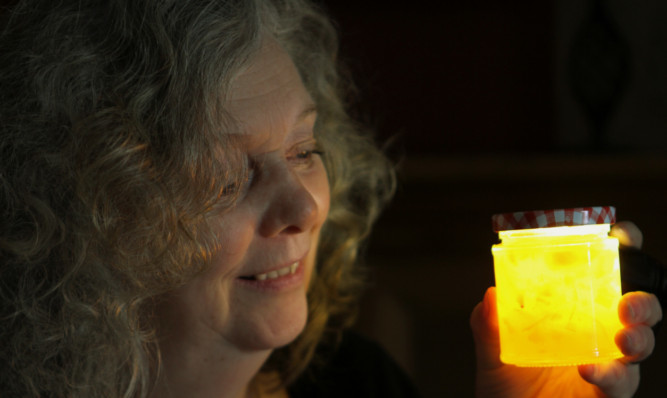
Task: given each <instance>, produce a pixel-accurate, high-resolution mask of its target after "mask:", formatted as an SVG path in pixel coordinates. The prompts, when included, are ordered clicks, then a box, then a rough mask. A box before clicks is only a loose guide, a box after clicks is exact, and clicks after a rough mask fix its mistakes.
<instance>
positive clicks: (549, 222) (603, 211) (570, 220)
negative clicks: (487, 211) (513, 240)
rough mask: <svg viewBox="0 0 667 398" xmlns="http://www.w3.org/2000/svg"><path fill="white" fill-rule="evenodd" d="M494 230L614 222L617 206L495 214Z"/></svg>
mask: <svg viewBox="0 0 667 398" xmlns="http://www.w3.org/2000/svg"><path fill="white" fill-rule="evenodd" d="M491 222H492V223H493V230H494V231H495V232H498V231H507V230H512V229H530V228H550V227H562V226H572V225H587V224H613V223H615V222H616V208H615V207H613V206H595V207H576V208H573V209H554V210H532V211H519V212H515V213H503V214H494V215H493V217H491Z"/></svg>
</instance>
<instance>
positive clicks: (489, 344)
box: [470, 287, 503, 369]
mask: <svg viewBox="0 0 667 398" xmlns="http://www.w3.org/2000/svg"><path fill="white" fill-rule="evenodd" d="M470 327H471V329H472V334H473V337H474V340H475V353H476V356H477V368H478V369H495V368H497V367H500V366H502V365H503V363H502V362H500V340H499V337H498V313H497V311H496V289H495V288H494V287H490V288H488V289H487V290H486V293H485V294H484V299H483V300H482V302H481V303H478V304H477V306H475V309H474V310H473V311H472V314H471V315H470Z"/></svg>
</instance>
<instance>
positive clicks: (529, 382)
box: [470, 223, 662, 398]
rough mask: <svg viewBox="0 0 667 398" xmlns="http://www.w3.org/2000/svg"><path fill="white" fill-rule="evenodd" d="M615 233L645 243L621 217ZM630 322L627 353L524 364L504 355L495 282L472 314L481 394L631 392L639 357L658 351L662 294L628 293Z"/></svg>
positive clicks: (622, 310)
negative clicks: (578, 361)
mask: <svg viewBox="0 0 667 398" xmlns="http://www.w3.org/2000/svg"><path fill="white" fill-rule="evenodd" d="M612 234H613V235H615V236H616V237H617V238H619V241H620V242H621V243H622V244H629V245H632V246H635V247H638V246H640V245H641V233H640V232H639V230H638V229H637V228H636V227H635V226H634V224H631V223H619V224H617V225H615V226H614V228H613V229H612ZM618 308H619V317H620V319H621V322H622V323H623V325H625V328H623V329H622V330H620V331H619V332H618V334H617V335H616V344H617V345H618V347H619V348H620V350H621V352H623V354H624V355H625V356H624V357H623V358H620V359H618V360H615V361H612V362H609V363H604V364H596V365H581V366H578V367H574V366H572V367H554V368H520V367H516V366H513V365H506V364H503V363H502V362H501V361H500V342H499V339H498V317H497V313H496V294H495V288H493V287H491V288H489V289H488V290H487V291H486V294H485V295H484V300H483V301H482V302H481V303H479V304H477V306H476V307H475V309H474V310H473V312H472V315H471V317H470V325H471V327H472V330H473V336H474V338H475V349H476V356H477V376H476V386H475V390H476V396H477V397H507V398H522V397H609V398H625V397H631V396H632V395H633V394H634V393H635V391H636V390H637V387H638V386H639V364H638V362H639V361H642V360H643V359H645V358H646V357H648V356H649V355H650V354H651V352H653V347H654V345H655V337H654V335H653V331H652V330H651V326H653V325H655V324H656V323H657V322H658V321H659V320H660V319H662V309H661V308H660V304H659V302H658V299H657V298H656V297H655V296H654V295H652V294H648V293H644V292H631V293H628V294H625V295H624V296H623V297H622V299H621V301H620V303H619V307H618Z"/></svg>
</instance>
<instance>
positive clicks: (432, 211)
mask: <svg viewBox="0 0 667 398" xmlns="http://www.w3.org/2000/svg"><path fill="white" fill-rule="evenodd" d="M323 4H324V6H325V8H326V9H328V10H329V12H330V14H331V15H332V16H333V17H334V19H335V20H336V21H337V23H338V25H339V30H340V32H341V51H342V54H341V55H342V58H343V60H344V61H345V62H346V63H347V65H348V66H349V68H350V69H351V71H352V75H353V77H354V79H355V81H356V83H357V86H358V87H359V98H358V99H357V100H356V103H355V105H354V110H355V112H357V113H358V117H360V118H361V119H362V120H364V121H365V122H367V123H368V124H370V125H371V126H373V127H375V128H376V130H377V133H378V138H379V139H380V141H381V142H386V141H388V140H390V141H391V145H389V149H388V152H389V153H390V155H391V156H392V157H393V158H394V159H395V160H396V161H397V163H398V171H399V178H400V186H399V189H398V192H397V195H396V198H395V200H394V202H393V203H392V205H391V206H390V207H389V209H388V210H387V211H386V212H385V213H384V215H383V216H382V218H381V219H380V221H379V223H378V225H377V228H376V230H375V233H374V236H373V238H372V239H371V242H370V244H369V246H368V249H367V254H366V256H367V259H368V262H369V264H370V266H371V267H372V269H373V285H372V288H371V290H370V292H369V294H368V295H367V297H366V300H365V302H364V306H363V309H362V315H361V317H360V320H359V325H358V329H359V330H361V331H363V332H364V333H366V334H369V335H371V336H373V337H374V338H376V339H377V340H379V341H380V342H381V343H382V344H383V345H384V346H385V347H386V348H387V349H388V350H389V351H390V352H391V353H392V354H393V355H394V356H395V357H396V359H397V360H398V361H399V362H400V363H401V364H402V365H403V366H404V367H405V368H406V370H407V371H408V372H409V373H410V374H411V375H412V377H413V378H414V380H415V381H416V383H417V384H418V386H419V388H420V389H421V390H422V392H423V394H424V395H425V396H426V397H442V396H457V397H465V396H472V395H473V383H474V366H475V364H474V357H473V342H472V336H471V333H470V331H469V326H468V318H469V315H470V312H471V311H472V309H473V307H474V306H475V304H476V303H477V302H478V301H479V300H481V298H482V296H483V294H484V291H485V289H486V288H487V287H488V286H490V285H492V284H493V283H494V280H493V259H492V257H491V251H490V248H491V245H493V244H494V243H496V242H497V237H496V234H495V233H493V231H492V230H491V215H492V214H494V213H504V212H510V211H519V210H533V209H551V208H563V207H580V206H596V205H613V206H616V209H617V215H618V218H619V220H631V221H633V222H635V223H636V224H637V225H638V226H639V227H640V228H641V230H642V231H643V232H644V250H645V251H646V252H647V253H650V254H651V255H652V256H654V257H656V258H658V259H660V260H661V261H663V262H667V245H665V244H664V243H663V242H664V241H665V239H667V233H666V232H665V226H666V225H667V205H666V203H667V111H666V110H667V74H666V73H665V72H664V71H666V70H667V25H665V23H664V21H665V20H666V18H667V2H664V1H663V0H645V1H642V2H627V1H621V0H606V1H602V0H545V1H509V0H506V1H497V0H469V1H449V0H443V1H439V2H417V3H410V5H408V3H405V2H385V1H379V0H367V1H363V2H357V1H344V0H329V1H323ZM665 376H667V327H665V326H663V327H662V328H660V329H659V331H658V336H657V348H656V352H655V354H654V355H653V356H652V357H651V358H650V359H649V360H647V361H646V362H644V363H643V364H642V382H641V386H640V389H639V392H638V393H637V395H636V396H637V397H655V396H664V395H665V391H667V377H665Z"/></svg>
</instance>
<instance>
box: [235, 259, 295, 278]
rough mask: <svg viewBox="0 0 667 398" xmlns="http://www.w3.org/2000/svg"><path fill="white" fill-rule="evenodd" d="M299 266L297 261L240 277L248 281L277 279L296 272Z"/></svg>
mask: <svg viewBox="0 0 667 398" xmlns="http://www.w3.org/2000/svg"><path fill="white" fill-rule="evenodd" d="M297 268H299V262H298V261H295V262H294V263H293V264H290V265H288V266H287V267H283V268H280V269H277V270H273V271H269V272H265V273H263V274H257V275H249V276H242V277H240V278H239V279H243V280H246V281H265V280H270V279H277V278H280V277H281V276H285V275H292V274H294V273H295V272H296V270H297Z"/></svg>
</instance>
